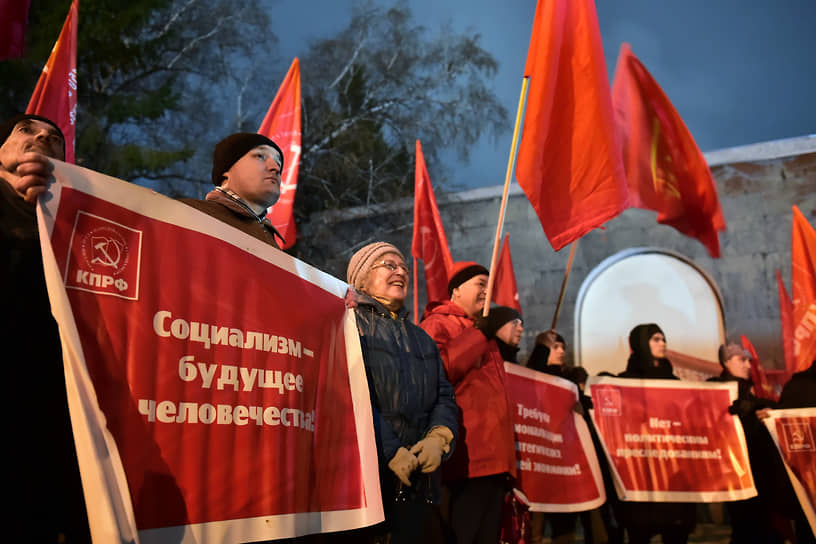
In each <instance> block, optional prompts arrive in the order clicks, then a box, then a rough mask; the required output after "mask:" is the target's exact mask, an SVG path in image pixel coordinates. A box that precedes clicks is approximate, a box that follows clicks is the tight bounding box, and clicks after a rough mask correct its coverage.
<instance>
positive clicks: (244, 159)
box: [181, 132, 283, 247]
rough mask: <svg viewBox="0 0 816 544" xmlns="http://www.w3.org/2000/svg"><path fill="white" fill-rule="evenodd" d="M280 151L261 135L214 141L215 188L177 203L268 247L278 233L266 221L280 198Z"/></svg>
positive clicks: (249, 133) (232, 136)
mask: <svg viewBox="0 0 816 544" xmlns="http://www.w3.org/2000/svg"><path fill="white" fill-rule="evenodd" d="M282 171H283V152H282V151H281V149H280V147H278V145H277V144H276V143H275V142H273V141H272V140H270V139H269V138H267V137H266V136H263V135H261V134H255V133H251V132H238V133H236V134H231V135H229V136H227V137H226V138H224V139H223V140H221V141H220V142H218V144H216V146H215V151H214V152H213V168H212V180H213V184H214V185H215V189H214V190H212V191H210V192H209V193H207V196H206V200H196V199H192V198H183V199H181V202H184V203H185V204H187V205H189V206H192V207H193V208H196V209H198V210H201V211H202V212H204V213H206V214H208V215H211V216H213V217H215V218H216V219H218V220H220V221H223V222H224V223H227V224H228V225H231V226H233V227H235V228H237V229H239V230H241V231H243V232H245V233H247V234H249V235H251V236H254V237H255V238H257V239H259V240H261V241H263V242H266V243H268V244H270V245H272V246H275V247H280V245H279V244H278V243H277V240H276V239H275V238H278V239H279V240H280V241H281V242H283V238H282V237H281V235H280V233H278V231H277V230H276V229H275V227H273V226H272V223H271V222H270V221H269V219H267V217H266V214H267V211H268V208H269V207H270V206H271V205H272V204H274V203H275V202H277V201H278V198H279V197H280V186H281V172H282Z"/></svg>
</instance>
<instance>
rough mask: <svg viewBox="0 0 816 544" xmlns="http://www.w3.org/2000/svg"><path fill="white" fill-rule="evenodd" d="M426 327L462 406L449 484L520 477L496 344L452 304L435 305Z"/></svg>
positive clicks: (445, 472) (445, 473)
mask: <svg viewBox="0 0 816 544" xmlns="http://www.w3.org/2000/svg"><path fill="white" fill-rule="evenodd" d="M420 326H421V327H422V328H423V329H425V332H427V333H428V334H429V335H430V336H431V338H433V339H434V341H435V342H436V345H437V346H438V347H439V352H440V354H441V355H442V362H443V364H444V365H445V371H446V372H447V374H448V380H449V381H450V382H451V384H453V386H454V388H455V391H456V404H458V405H459V409H460V411H459V437H460V438H459V442H458V444H457V445H456V450H454V452H453V455H452V456H451V458H450V459H449V460H448V461H447V462H445V463H444V464H443V465H442V477H443V478H444V479H445V480H448V481H450V480H461V479H464V478H476V477H478V476H489V475H491V474H501V473H504V472H508V473H510V474H512V475H513V476H515V475H516V454H515V438H514V435H513V422H512V419H511V417H510V413H511V412H510V404H509V401H508V399H507V394H506V392H505V388H504V381H505V380H504V361H503V360H502V356H501V354H500V353H499V347H498V345H497V344H496V342H495V341H494V340H491V341H488V340H487V339H486V338H485V336H484V335H483V334H482V333H481V332H480V331H479V330H478V329H476V328H475V327H474V326H473V320H472V319H470V318H469V317H468V316H467V314H466V313H465V311H464V310H462V308H460V307H459V306H457V305H456V304H454V303H453V302H450V301H444V302H436V303H431V304H430V305H429V306H428V308H427V309H426V311H425V315H424V316H423V318H422V323H420Z"/></svg>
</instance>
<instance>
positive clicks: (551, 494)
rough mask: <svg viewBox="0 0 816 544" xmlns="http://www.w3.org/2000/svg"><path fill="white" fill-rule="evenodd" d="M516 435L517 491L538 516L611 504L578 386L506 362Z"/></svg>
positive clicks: (507, 381) (508, 393)
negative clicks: (581, 409)
mask: <svg viewBox="0 0 816 544" xmlns="http://www.w3.org/2000/svg"><path fill="white" fill-rule="evenodd" d="M504 369H505V373H506V382H505V387H506V389H507V398H509V399H510V407H511V409H512V416H513V426H514V429H515V437H516V462H517V469H518V478H517V481H516V487H517V488H519V489H520V490H521V492H522V493H523V494H524V496H525V497H526V500H527V502H528V504H529V506H530V510H531V511H533V512H581V511H584V510H591V509H593V508H597V507H598V506H600V505H602V504H603V503H604V501H605V500H606V494H605V492H604V485H603V479H602V477H601V469H600V466H599V465H598V458H597V456H596V455H595V448H594V447H593V445H592V437H591V436H590V434H589V429H588V427H587V424H586V422H585V421H584V418H583V417H582V416H581V415H580V414H579V413H577V412H576V411H575V407H576V403H577V402H578V388H577V387H576V385H575V384H573V383H572V382H570V381H568V380H565V379H563V378H559V377H557V376H550V375H549V374H544V373H542V372H536V371H535V370H532V369H530V368H526V367H523V366H520V365H517V364H513V363H507V362H505V363H504Z"/></svg>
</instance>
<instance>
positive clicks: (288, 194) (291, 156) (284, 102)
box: [258, 57, 300, 249]
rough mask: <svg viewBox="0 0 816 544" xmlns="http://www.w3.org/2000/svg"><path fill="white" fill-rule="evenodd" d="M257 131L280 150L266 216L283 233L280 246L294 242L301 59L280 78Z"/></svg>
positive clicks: (288, 245)
mask: <svg viewBox="0 0 816 544" xmlns="http://www.w3.org/2000/svg"><path fill="white" fill-rule="evenodd" d="M258 133H259V134H263V135H264V136H266V137H267V138H269V139H271V140H272V141H274V142H275V143H276V144H278V146H279V147H280V148H281V149H282V150H283V172H281V195H280V198H279V199H278V202H277V203H275V204H274V205H273V206H272V207H271V208H270V209H269V213H268V214H267V217H268V218H269V220H270V221H271V222H272V224H273V225H274V226H275V228H276V229H278V232H280V233H281V236H283V239H284V243H283V247H282V249H287V248H290V247H292V246H293V245H294V244H295V241H296V239H297V228H296V227H295V214H294V205H295V190H296V189H297V176H298V168H299V167H300V61H299V60H298V59H297V57H295V60H293V61H292V66H290V67H289V71H288V72H287V73H286V77H285V78H283V83H281V86H280V89H278V94H277V95H275V99H274V100H273V101H272V105H270V106H269V110H268V111H267V112H266V117H264V120H263V122H262V123H261V126H260V127H259V128H258Z"/></svg>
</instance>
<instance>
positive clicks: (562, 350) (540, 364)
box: [527, 330, 567, 377]
mask: <svg viewBox="0 0 816 544" xmlns="http://www.w3.org/2000/svg"><path fill="white" fill-rule="evenodd" d="M566 353H567V343H566V342H565V341H564V337H563V336H561V335H560V334H558V333H557V332H555V330H549V331H544V332H542V333H539V334H538V336H536V340H535V347H534V348H533V351H532V352H530V357H529V358H528V359H527V367H528V368H532V369H533V370H538V371H539V372H545V373H547V374H552V375H553V376H561V377H564V376H563V373H562V369H563V368H564V356H565V355H566Z"/></svg>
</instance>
